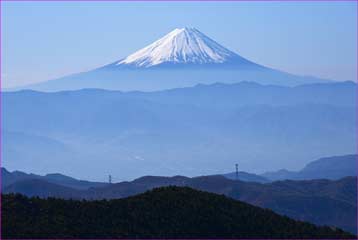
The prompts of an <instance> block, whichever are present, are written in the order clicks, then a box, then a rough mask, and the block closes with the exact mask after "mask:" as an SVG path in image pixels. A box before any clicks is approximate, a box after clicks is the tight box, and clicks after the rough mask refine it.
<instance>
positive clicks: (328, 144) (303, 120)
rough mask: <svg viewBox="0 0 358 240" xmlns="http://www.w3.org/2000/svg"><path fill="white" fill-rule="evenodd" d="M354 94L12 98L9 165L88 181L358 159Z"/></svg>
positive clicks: (308, 90)
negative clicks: (356, 154)
mask: <svg viewBox="0 0 358 240" xmlns="http://www.w3.org/2000/svg"><path fill="white" fill-rule="evenodd" d="M356 87H357V86H356V84H355V83H353V82H342V83H331V84H309V85H303V86H297V87H282V86H273V85H260V84H257V83H250V82H242V83H237V84H232V85H229V84H213V85H198V86H196V87H192V88H182V89H172V90H167V91H159V92H150V93H146V92H120V91H106V90H99V89H84V90H78V91H64V92H56V93H42V92H35V91H19V92H11V93H10V92H6V93H3V94H2V99H3V108H2V116H3V119H4V121H3V123H4V124H3V131H2V134H3V136H2V137H3V150H4V151H3V159H4V161H3V164H4V165H3V166H4V167H6V168H8V169H21V170H23V171H26V172H39V171H38V169H46V172H62V173H64V172H66V173H68V174H69V175H71V176H75V177H76V178H87V176H91V177H92V179H91V180H94V179H107V176H103V173H107V174H109V173H111V174H112V175H114V176H115V175H117V176H121V177H123V178H122V180H124V179H133V178H137V177H140V176H143V175H146V174H148V173H150V174H152V175H178V174H181V175H186V176H198V175H209V174H219V173H225V172H227V171H228V169H232V167H233V166H234V164H235V163H239V166H240V170H241V171H246V172H254V171H255V172H264V171H267V170H269V169H279V168H288V169H299V168H301V167H303V166H304V165H305V164H306V163H308V162H309V161H312V159H316V158H318V157H320V156H334V155H342V154H346V153H351V152H354V151H355V150H356V146H355V129H356V127H355V125H356V120H355V110H356V106H355V97H356ZM114 109H115V111H114ZM18 116H22V117H23V118H25V119H26V121H23V119H21V118H19V117H18ZM64 116H66V117H65V118H64ZM333 136H334V137H333ZM159 146H161V149H159ZM173 146H175V147H173ZM163 149H164V150H165V153H163V152H162V150H163ZM257 149H260V151H257ZM272 149H275V151H272ZM88 162H91V166H89V165H88ZM30 163H31V164H30ZM143 163H145V164H143ZM84 166H85V167H86V171H83V167H84ZM154 166H155V167H154ZM79 169H81V170H79ZM82 173H86V174H83V175H82Z"/></svg>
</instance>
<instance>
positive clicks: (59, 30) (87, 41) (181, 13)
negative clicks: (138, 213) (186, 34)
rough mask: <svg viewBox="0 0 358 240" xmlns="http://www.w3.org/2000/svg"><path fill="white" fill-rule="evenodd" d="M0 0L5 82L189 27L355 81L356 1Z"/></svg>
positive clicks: (87, 64)
mask: <svg viewBox="0 0 358 240" xmlns="http://www.w3.org/2000/svg"><path fill="white" fill-rule="evenodd" d="M1 4H2V12H1V17H2V26H1V27H2V32H1V37H2V49H1V50H2V51H1V54H2V75H3V76H2V84H3V87H13V86H19V85H24V84H28V83H32V82H39V81H44V80H49V79H52V78H56V77H60V76H63V75H67V74H70V73H75V72H80V71H85V70H89V69H92V68H95V67H98V66H101V65H105V64H107V63H110V62H113V61H115V60H119V59H121V58H122V57H125V56H126V55H128V54H130V53H132V52H133V51H135V50H137V49H139V48H142V47H144V46H146V45H147V44H149V43H151V42H152V41H154V40H156V39H158V38H159V37H161V36H163V35H165V34H166V33H168V32H169V31H171V30H173V29H174V28H177V27H184V26H191V27H195V28H197V29H199V30H200V31H201V32H203V33H205V34H206V35H208V36H209V37H211V38H213V39H214V40H216V41H217V42H219V43H221V44H222V45H224V46H225V47H227V48H229V49H231V50H234V51H236V52H237V53H239V54H240V55H242V56H243V57H246V58H248V59H250V60H252V61H254V62H257V63H259V64H263V65H265V66H269V67H273V68H276V69H280V70H284V71H287V72H290V73H296V74H300V75H314V76H318V77H324V78H331V79H336V80H355V79H356V72H357V70H356V66H357V45H356V42H357V12H356V10H357V6H356V4H357V3H356V2H302V3H295V2H286V3H283V2H266V3H264V2H251V3H249V2H224V3H218V2H216V3H213V2H191V3H190V2H187V3H185V2H174V3H173V2H172V3H170V2H166V3H163V2H149V3H143V2H133V3H129V2H102V3H101V2H2V3H1Z"/></svg>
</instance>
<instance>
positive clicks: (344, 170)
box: [261, 154, 358, 181]
mask: <svg viewBox="0 0 358 240" xmlns="http://www.w3.org/2000/svg"><path fill="white" fill-rule="evenodd" d="M357 171H358V155H356V154H351V155H344V156H334V157H325V158H320V159H318V160H316V161H313V162H310V163H308V164H307V165H306V166H305V167H304V168H303V169H302V170H300V171H298V172H294V171H287V170H285V169H281V170H279V171H275V172H266V173H264V174H261V176H262V177H265V178H266V179H270V180H271V181H277V180H285V179H292V180H309V179H319V178H322V179H332V180H335V179H340V178H342V177H347V176H357V175H358V173H357Z"/></svg>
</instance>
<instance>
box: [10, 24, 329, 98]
mask: <svg viewBox="0 0 358 240" xmlns="http://www.w3.org/2000/svg"><path fill="white" fill-rule="evenodd" d="M241 81H254V82H259V83H262V84H278V85H284V86H296V85H299V84H305V83H318V82H329V81H327V80H324V79H319V78H315V77H308V76H296V75H293V74H289V73H285V72H282V71H278V70H275V69H271V68H268V67H264V66H262V65H259V64H256V63H254V62H252V61H249V60H247V59H245V58H244V57H241V56H240V55H238V54H236V53H234V52H232V51H230V50H228V49H227V48H225V47H223V46H221V45H220V44H218V43H217V42H215V41H214V40H212V39H211V38H209V37H207V36H206V35H205V34H203V33H201V32H200V31H198V30H197V29H195V28H181V29H175V30H173V31H171V32H170V33H168V34H167V35H165V36H164V37H162V38H161V39H159V40H157V41H155V42H153V43H152V44H150V45H149V46H147V47H144V48H142V49H140V50H138V51H137V52H135V53H133V54H130V55H129V56H127V57H125V58H122V59H121V60H116V61H114V62H113V63H111V64H107V65H104V66H103V67H99V68H96V69H94V70H91V71H88V72H83V73H77V74H73V75H70V76H65V77H62V78H59V79H54V80H50V81H47V82H43V83H39V84H34V85H29V86H24V87H21V88H17V90H18V89H33V90H39V91H50V92H51V91H60V90H78V89H83V88H101V89H108V90H123V91H133V90H141V91H153V90H163V89H172V88H179V87H190V86H195V85H197V84H199V83H204V84H212V83H216V82H220V83H237V82H241Z"/></svg>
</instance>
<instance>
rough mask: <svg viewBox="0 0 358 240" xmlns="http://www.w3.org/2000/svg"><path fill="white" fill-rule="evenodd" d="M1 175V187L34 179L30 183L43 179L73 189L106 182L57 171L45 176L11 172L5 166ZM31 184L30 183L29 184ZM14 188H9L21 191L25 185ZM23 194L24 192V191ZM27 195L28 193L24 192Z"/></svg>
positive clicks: (103, 184) (97, 185)
mask: <svg viewBox="0 0 358 240" xmlns="http://www.w3.org/2000/svg"><path fill="white" fill-rule="evenodd" d="M1 177H2V181H1V184H2V189H7V187H8V186H11V185H12V184H14V183H18V182H22V184H25V183H26V182H27V180H31V181H32V180H34V181H33V182H32V183H34V184H35V183H40V182H41V181H37V180H43V181H45V182H48V183H53V184H56V185H59V186H63V187H70V188H73V189H78V190H84V189H89V188H91V187H102V186H106V185H107V183H102V182H90V181H84V180H78V179H75V178H72V177H68V176H65V175H62V174H59V173H50V174H46V175H45V176H40V175H36V174H32V173H31V174H27V173H24V172H21V171H13V172H9V171H8V170H6V169H5V168H3V167H2V168H1ZM30 185H31V184H30ZM14 187H15V188H13V189H11V192H22V190H21V189H25V188H26V186H24V187H22V186H20V185H17V184H16V185H14ZM42 190H43V191H44V193H46V192H47V190H45V189H42ZM31 193H32V191H31V190H30V189H29V194H30V196H32V195H31ZM24 194H26V193H25V192H24ZM26 195H28V194H26ZM34 196H41V194H40V195H36V194H34Z"/></svg>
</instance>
